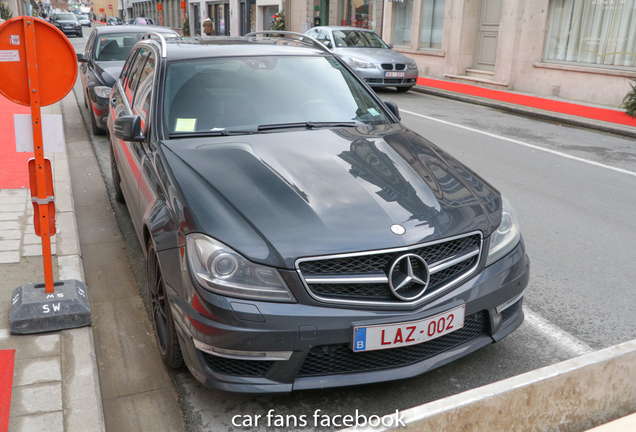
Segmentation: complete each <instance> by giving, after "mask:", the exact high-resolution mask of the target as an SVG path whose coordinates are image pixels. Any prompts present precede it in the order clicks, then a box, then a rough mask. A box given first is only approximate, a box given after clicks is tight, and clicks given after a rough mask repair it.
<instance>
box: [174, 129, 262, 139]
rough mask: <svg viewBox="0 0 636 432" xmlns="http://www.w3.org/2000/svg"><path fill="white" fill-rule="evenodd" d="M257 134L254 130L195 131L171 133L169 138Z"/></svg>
mask: <svg viewBox="0 0 636 432" xmlns="http://www.w3.org/2000/svg"><path fill="white" fill-rule="evenodd" d="M255 133H258V132H257V131H254V130H247V129H246V130H233V131H228V130H225V129H223V130H213V131H197V132H180V133H171V134H170V135H169V137H170V138H196V137H210V136H233V135H251V134H255Z"/></svg>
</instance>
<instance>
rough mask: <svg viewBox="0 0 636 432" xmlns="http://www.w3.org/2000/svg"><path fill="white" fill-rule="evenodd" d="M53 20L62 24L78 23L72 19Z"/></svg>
mask: <svg viewBox="0 0 636 432" xmlns="http://www.w3.org/2000/svg"><path fill="white" fill-rule="evenodd" d="M55 22H56V23H58V24H64V25H69V24H79V22H78V21H73V20H56V21H55Z"/></svg>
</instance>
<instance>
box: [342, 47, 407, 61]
mask: <svg viewBox="0 0 636 432" xmlns="http://www.w3.org/2000/svg"><path fill="white" fill-rule="evenodd" d="M332 51H333V52H334V53H336V54H338V55H339V56H341V57H354V58H356V59H358V60H365V61H368V62H371V63H391V61H392V60H395V62H396V63H405V64H408V63H410V62H411V61H412V60H411V59H410V58H408V57H407V56H405V55H404V54H401V53H399V52H395V51H393V50H390V49H387V48H337V47H336V48H334V49H333V50H332Z"/></svg>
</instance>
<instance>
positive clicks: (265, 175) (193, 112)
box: [108, 32, 529, 392]
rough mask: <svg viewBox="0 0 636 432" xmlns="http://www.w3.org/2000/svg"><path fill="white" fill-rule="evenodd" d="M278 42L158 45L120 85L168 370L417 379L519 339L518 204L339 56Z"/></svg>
mask: <svg viewBox="0 0 636 432" xmlns="http://www.w3.org/2000/svg"><path fill="white" fill-rule="evenodd" d="M277 34H278V37H267V36H266V35H259V34H254V35H248V37H242V38H227V37H221V38H188V39H172V40H164V39H163V38H162V37H161V35H156V36H154V37H152V38H147V39H144V40H142V41H141V42H139V43H137V45H136V46H135V47H134V48H133V50H132V51H131V53H130V55H129V57H128V59H127V61H126V64H125V65H124V69H123V71H122V74H121V76H120V78H119V80H118V81H117V82H116V84H115V86H114V88H113V93H112V96H111V104H110V108H109V109H110V116H109V121H108V127H109V130H110V140H111V144H112V146H111V149H112V152H111V155H112V158H111V159H112V172H113V178H114V182H115V195H116V198H117V199H118V200H119V201H122V202H123V201H125V202H126V205H127V206H128V210H129V212H130V215H131V218H132V220H133V223H134V225H135V228H136V230H137V234H138V236H139V239H140V241H141V244H142V246H143V248H144V250H145V251H146V253H147V261H148V279H149V296H150V299H149V300H150V305H151V312H152V317H153V323H154V328H155V332H156V337H157V344H158V347H159V351H160V353H161V356H162V358H163V360H164V362H165V363H166V364H167V365H168V366H169V367H179V366H181V365H182V363H183V361H185V363H186V364H187V366H188V368H189V369H190V371H191V372H192V373H193V374H194V376H195V377H196V378H197V379H198V380H200V381H201V382H202V383H204V384H206V385H208V386H211V387H215V388H219V389H223V390H228V391H237V392H288V391H292V390H298V389H310V388H323V387H335V386H346V385H353V384H363V383H371V382H380V381H388V380H395V379H400V378H407V377H412V376H414V375H417V374H421V373H423V372H426V371H428V370H431V369H433V368H436V367H439V366H440V365H443V364H445V363H448V362H450V361H452V360H454V359H457V358H459V357H462V356H465V355H467V354H469V353H471V352H473V351H475V350H477V349H479V348H481V347H483V346H485V345H488V344H490V343H492V342H494V341H497V340H499V339H501V338H503V337H504V336H506V335H508V334H510V333H511V332H512V331H513V330H515V329H516V328H517V327H519V326H520V325H521V323H522V321H523V311H522V307H521V305H522V296H523V293H524V290H525V288H526V286H527V284H528V274H529V260H528V257H527V256H526V253H525V248H524V243H523V240H522V238H521V235H520V232H519V228H518V224H517V220H516V217H515V214H514V211H513V209H512V207H511V206H510V204H509V202H508V201H507V200H506V199H505V198H504V197H502V196H501V195H500V193H499V192H498V191H497V190H496V189H495V188H493V187H492V186H491V185H489V184H488V183H487V182H485V181H484V180H483V179H481V178H480V177H479V176H478V175H477V174H475V173H474V172H473V171H471V170H470V169H469V168H467V167H466V166H465V165H463V164H462V163H461V162H459V161H457V160H456V159H454V158H453V157H452V156H450V155H449V154H447V153H446V152H444V151H443V150H442V149H440V148H439V147H437V146H435V145H434V144H432V143H430V142H429V141H427V140H426V139H425V138H423V137H421V136H419V135H418V134H416V133H414V132H412V131H411V130H409V129H408V128H406V127H405V126H403V125H402V124H400V121H399V111H398V109H397V107H396V106H395V105H394V104H391V103H386V104H385V103H383V102H382V101H380V100H379V99H378V97H377V95H375V94H374V93H373V91H371V90H370V89H369V87H368V86H367V85H366V84H365V83H364V82H363V81H361V79H360V78H359V77H357V76H356V75H355V73H353V72H352V71H351V70H350V69H349V67H348V66H347V65H346V64H345V63H343V62H342V61H341V60H339V59H338V58H337V57H335V56H334V55H333V54H332V53H331V52H330V51H329V50H328V49H327V48H325V47H324V46H323V45H321V44H320V43H318V42H316V41H314V40H313V39H310V38H307V37H303V36H301V35H292V34H284V33H283V32H277ZM280 36H285V37H280Z"/></svg>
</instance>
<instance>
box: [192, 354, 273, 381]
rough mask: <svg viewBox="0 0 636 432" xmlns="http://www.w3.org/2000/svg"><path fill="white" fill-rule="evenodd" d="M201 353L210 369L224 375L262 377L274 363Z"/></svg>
mask: <svg viewBox="0 0 636 432" xmlns="http://www.w3.org/2000/svg"><path fill="white" fill-rule="evenodd" d="M201 354H203V359H204V360H205V363H206V364H207V365H208V367H209V368H210V369H212V370H213V371H214V372H217V373H220V374H224V375H234V376H243V377H252V378H254V377H264V376H265V374H266V373H267V372H268V371H269V369H270V368H271V367H272V365H273V364H274V362H273V361H255V360H236V359H229V358H225V357H218V356H215V355H211V354H208V353H204V352H202V353H201Z"/></svg>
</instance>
